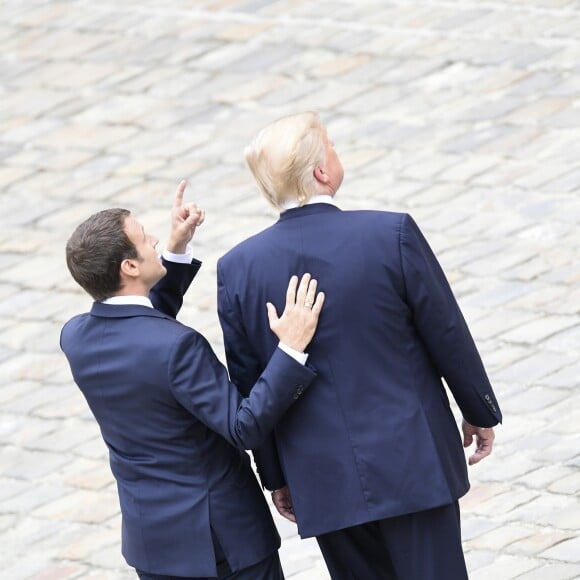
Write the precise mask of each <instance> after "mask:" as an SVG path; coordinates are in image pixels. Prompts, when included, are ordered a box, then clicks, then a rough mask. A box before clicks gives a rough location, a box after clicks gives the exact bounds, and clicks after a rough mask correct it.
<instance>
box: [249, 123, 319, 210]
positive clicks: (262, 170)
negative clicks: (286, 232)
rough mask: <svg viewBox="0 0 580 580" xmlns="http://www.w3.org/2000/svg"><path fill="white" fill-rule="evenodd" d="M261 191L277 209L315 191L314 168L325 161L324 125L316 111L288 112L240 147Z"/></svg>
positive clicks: (309, 195)
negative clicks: (292, 113) (290, 113)
mask: <svg viewBox="0 0 580 580" xmlns="http://www.w3.org/2000/svg"><path fill="white" fill-rule="evenodd" d="M244 155H245V158H246V163H247V164H248V167H249V168H250V171H251V172H252V174H253V175H254V178H255V180H256V182H257V184H258V187H259V189H260V191H261V193H262V195H263V196H264V197H265V198H266V199H267V200H268V201H269V202H270V203H271V204H272V205H273V206H274V207H275V208H278V209H281V208H282V206H283V205H284V202H286V201H294V200H295V201H297V202H298V204H299V205H304V204H305V203H306V202H307V201H308V200H309V199H310V197H312V196H313V195H314V194H316V192H317V187H318V184H317V181H316V179H315V178H314V168H315V167H316V166H317V165H319V164H321V163H324V162H325V161H326V159H325V157H326V153H325V144H324V127H323V125H322V123H321V121H320V117H319V116H318V114H317V113H313V112H307V113H298V114H295V115H288V116H287V117H282V118H281V119H278V120H277V121H274V122H273V123H270V124H269V125H267V126H266V127H264V128H263V129H262V130H261V131H260V132H259V133H258V135H257V136H256V138H255V139H254V140H253V141H252V143H251V144H250V145H249V146H248V147H246V150H245V151H244Z"/></svg>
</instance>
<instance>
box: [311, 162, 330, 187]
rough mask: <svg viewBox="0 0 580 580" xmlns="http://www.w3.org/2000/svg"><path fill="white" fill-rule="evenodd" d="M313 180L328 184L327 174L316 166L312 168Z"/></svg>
mask: <svg viewBox="0 0 580 580" xmlns="http://www.w3.org/2000/svg"><path fill="white" fill-rule="evenodd" d="M314 179H316V181H318V182H320V183H322V184H324V185H326V184H327V183H328V174H327V173H326V172H325V171H324V168H323V167H320V165H317V166H316V167H315V168H314Z"/></svg>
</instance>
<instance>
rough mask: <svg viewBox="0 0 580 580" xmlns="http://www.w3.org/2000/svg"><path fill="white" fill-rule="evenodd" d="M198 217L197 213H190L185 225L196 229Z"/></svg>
mask: <svg viewBox="0 0 580 580" xmlns="http://www.w3.org/2000/svg"><path fill="white" fill-rule="evenodd" d="M197 219H198V215H197V214H196V213H190V214H189V215H188V216H187V218H186V219H185V224H186V225H188V226H189V227H192V228H193V227H195V226H196V225H197Z"/></svg>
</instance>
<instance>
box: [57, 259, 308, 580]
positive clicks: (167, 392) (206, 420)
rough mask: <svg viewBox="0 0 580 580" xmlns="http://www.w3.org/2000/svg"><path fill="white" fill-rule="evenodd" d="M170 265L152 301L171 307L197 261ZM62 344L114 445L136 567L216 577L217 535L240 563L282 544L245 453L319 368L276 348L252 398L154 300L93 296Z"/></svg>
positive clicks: (125, 544)
mask: <svg viewBox="0 0 580 580" xmlns="http://www.w3.org/2000/svg"><path fill="white" fill-rule="evenodd" d="M166 266H167V268H168V274H167V276H166V277H165V278H164V279H163V280H162V281H161V282H160V283H159V284H158V285H157V286H156V288H155V289H154V291H153V292H152V296H151V298H152V301H153V303H154V304H155V305H156V306H158V307H161V308H163V309H164V310H165V311H166V312H168V313H170V314H172V315H175V314H176V313H177V311H178V310H179V307H180V306H181V301H182V293H183V292H185V290H186V289H187V287H188V286H189V283H190V282H191V280H192V279H193V276H194V275H195V273H196V272H197V270H198V268H199V263H195V264H194V265H193V266H187V265H186V266H183V265H179V264H170V263H166ZM61 347H62V349H63V351H64V352H65V354H66V356H67V358H68V360H69V363H70V366H71V370H72V373H73V376H74V379H75V382H76V383H77V385H78V386H79V387H80V389H81V391H82V392H83V394H84V396H85V397H86V399H87V402H88V404H89V406H90V408H91V410H92V412H93V414H94V416H95V417H96V419H97V421H98V423H99V427H100V428H101V432H102V435H103V438H104V440H105V443H106V444H107V447H108V449H109V457H110V465H111V470H112V472H113V474H114V476H115V479H116V480H117V487H118V492H119V500H120V504H121V512H122V530H123V532H122V550H123V555H124V556H125V559H126V560H127V562H128V563H129V564H130V565H132V566H134V567H136V568H138V569H141V570H143V571H146V572H150V573H155V574H162V575H171V576H189V577H191V576H194V577H197V576H201V577H206V576H215V575H216V559H215V555H214V549H213V543H212V531H213V533H214V534H215V537H216V538H217V539H218V541H219V543H220V544H221V546H222V548H223V551H224V554H225V556H226V558H227V560H228V563H229V565H230V567H231V569H232V570H233V571H236V570H239V569H242V568H245V567H247V566H250V565H252V564H254V563H256V562H259V561H260V560H262V559H264V558H266V557H268V556H269V555H270V554H272V553H273V552H274V551H275V550H276V549H277V548H278V547H279V545H280V539H279V536H278V534H277V532H276V530H275V527H274V524H273V521H272V517H271V514H270V511H269V509H268V506H267V505H266V502H265V500H264V496H263V494H262V492H261V490H260V487H259V485H258V483H257V481H256V479H255V477H254V475H253V472H252V470H251V468H250V464H249V457H248V455H247V454H246V453H244V452H243V451H241V449H244V448H250V447H254V446H256V445H259V444H260V442H261V441H262V440H263V439H264V438H265V437H266V436H267V434H268V433H269V432H270V431H271V429H272V427H273V425H274V423H275V422H276V421H277V420H278V419H279V417H280V416H281V415H282V413H283V412H284V411H285V410H286V409H287V408H288V407H289V406H290V405H291V403H293V402H294V401H295V399H296V398H298V394H299V393H300V392H301V391H302V390H303V388H304V387H307V386H308V385H309V384H310V382H311V381H312V379H313V377H314V375H315V373H314V372H313V371H312V370H311V369H309V368H307V367H304V366H302V365H300V364H299V363H297V362H296V361H294V360H293V359H292V358H291V357H289V356H288V355H286V354H285V353H283V352H282V351H281V350H279V349H277V350H276V351H275V353H274V355H273V357H272V359H271V360H270V362H269V364H268V366H267V368H266V369H265V370H264V373H263V374H262V375H261V377H260V378H259V379H258V381H257V383H256V385H255V387H254V389H253V391H252V396H251V397H249V398H247V399H244V398H242V396H241V395H240V393H239V392H238V391H237V389H236V388H235V386H234V385H232V384H231V383H230V382H229V379H228V375H227V371H226V369H225V367H224V366H223V365H222V364H221V363H220V362H219V361H218V359H217V358H216V356H215V354H214V353H213V351H212V349H211V348H210V346H209V344H208V342H207V341H206V340H205V339H204V338H203V336H201V335H200V334H199V333H197V332H196V331H195V330H192V329H191V328H188V327H186V326H184V325H182V324H180V323H179V322H177V321H176V320H175V319H174V318H172V317H171V316H170V315H168V314H164V313H162V312H160V311H159V310H155V309H152V308H147V307H146V306H120V305H107V304H101V303H95V304H94V305H93V307H92V310H91V312H90V313H87V314H82V315H80V316H77V317H75V318H73V319H72V320H70V321H69V322H68V323H67V324H66V325H65V326H64V328H63V330H62V334H61ZM300 387H302V388H300ZM306 392H307V391H306ZM254 395H255V396H254Z"/></svg>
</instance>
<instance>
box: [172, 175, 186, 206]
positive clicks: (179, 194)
mask: <svg viewBox="0 0 580 580" xmlns="http://www.w3.org/2000/svg"><path fill="white" fill-rule="evenodd" d="M186 186H187V181H185V179H183V180H182V181H181V182H180V184H179V185H178V186H177V191H176V192H175V198H174V200H173V207H181V206H182V204H183V192H184V191H185V187H186Z"/></svg>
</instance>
